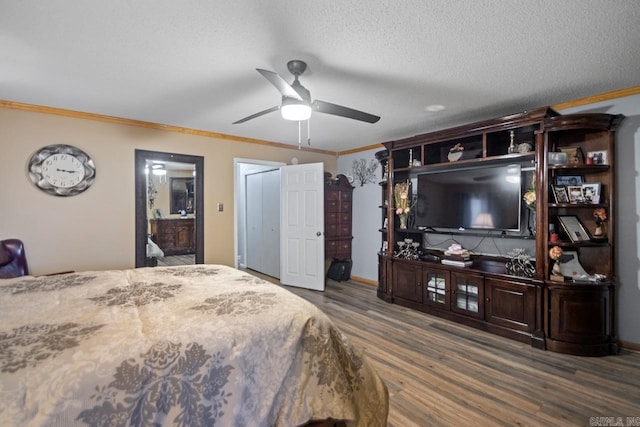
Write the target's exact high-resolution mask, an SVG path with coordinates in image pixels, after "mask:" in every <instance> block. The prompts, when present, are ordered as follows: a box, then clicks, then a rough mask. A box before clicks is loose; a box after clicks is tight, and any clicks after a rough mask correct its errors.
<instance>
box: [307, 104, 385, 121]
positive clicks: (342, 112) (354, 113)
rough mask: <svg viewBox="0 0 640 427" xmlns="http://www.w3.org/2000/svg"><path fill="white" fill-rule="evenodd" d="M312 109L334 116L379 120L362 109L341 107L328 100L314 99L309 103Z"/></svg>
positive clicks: (378, 117)
mask: <svg viewBox="0 0 640 427" xmlns="http://www.w3.org/2000/svg"><path fill="white" fill-rule="evenodd" d="M311 107H312V108H313V109H314V111H318V112H319V113H325V114H333V115H334V116H341V117H346V118H347V119H354V120H360V121H363V122H367V123H375V122H377V121H378V120H380V116H374V115H373V114H369V113H365V112H364V111H358V110H354V109H353V108H348V107H343V106H342V105H336V104H331V103H330V102H325V101H319V100H317V99H316V100H315V101H313V103H312V104H311Z"/></svg>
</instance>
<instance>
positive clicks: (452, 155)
mask: <svg viewBox="0 0 640 427" xmlns="http://www.w3.org/2000/svg"><path fill="white" fill-rule="evenodd" d="M461 157H462V151H451V152H449V154H448V155H447V159H448V160H449V161H450V162H455V161H457V160H460V158H461Z"/></svg>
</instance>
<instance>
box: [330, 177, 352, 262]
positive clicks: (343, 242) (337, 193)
mask: <svg viewBox="0 0 640 427" xmlns="http://www.w3.org/2000/svg"><path fill="white" fill-rule="evenodd" d="M352 200H353V187H352V186H351V184H349V180H348V179H347V177H346V176H344V175H342V174H340V175H338V176H337V177H336V178H335V179H334V178H331V175H328V177H326V178H325V188H324V241H325V243H324V255H325V258H326V259H330V258H336V259H340V260H349V261H350V260H351V240H352V239H353V235H352V232H351V211H352Z"/></svg>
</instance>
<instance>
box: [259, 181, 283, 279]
mask: <svg viewBox="0 0 640 427" xmlns="http://www.w3.org/2000/svg"><path fill="white" fill-rule="evenodd" d="M262 175H263V177H262V243H263V248H262V257H263V258H262V259H263V267H264V268H263V272H264V273H265V274H268V275H269V276H272V277H275V278H277V279H279V278H280V170H279V169H276V170H272V171H269V172H265V173H263V174H262Z"/></svg>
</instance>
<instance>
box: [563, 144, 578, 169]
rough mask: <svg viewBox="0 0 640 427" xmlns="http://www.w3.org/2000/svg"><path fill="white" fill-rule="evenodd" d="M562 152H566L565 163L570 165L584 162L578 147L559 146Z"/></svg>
mask: <svg viewBox="0 0 640 427" xmlns="http://www.w3.org/2000/svg"><path fill="white" fill-rule="evenodd" d="M560 151H561V152H562V153H567V163H569V164H570V165H582V164H584V155H583V154H582V149H581V148H580V147H564V148H561V149H560Z"/></svg>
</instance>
